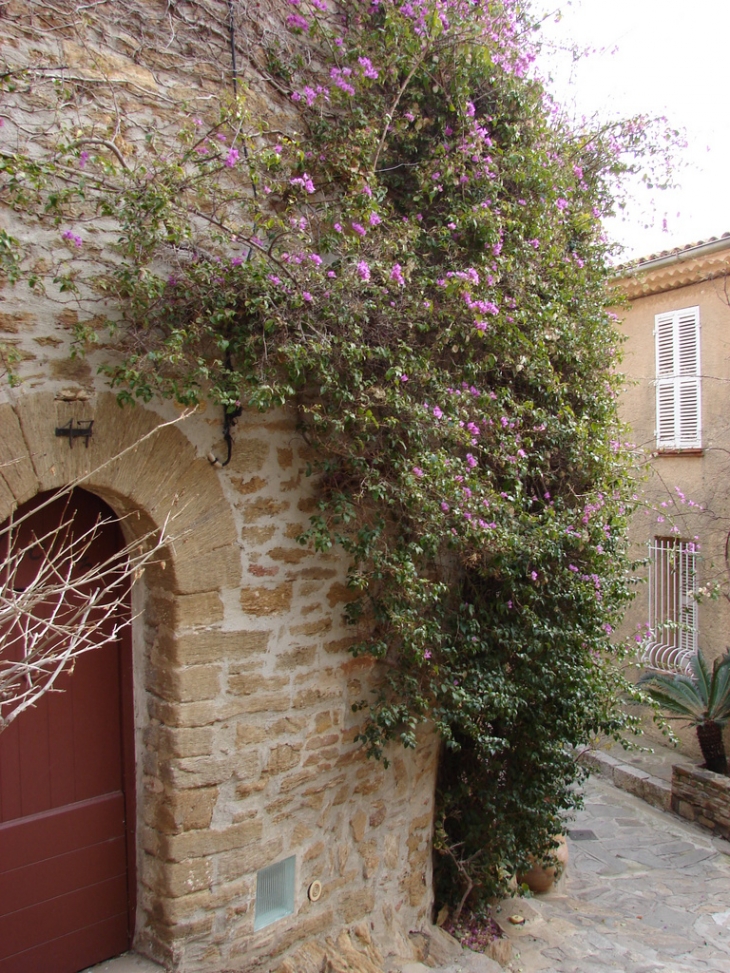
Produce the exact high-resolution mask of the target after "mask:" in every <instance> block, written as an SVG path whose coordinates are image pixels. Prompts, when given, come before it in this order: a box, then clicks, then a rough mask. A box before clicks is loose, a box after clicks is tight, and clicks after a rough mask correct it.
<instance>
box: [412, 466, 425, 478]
mask: <svg viewBox="0 0 730 973" xmlns="http://www.w3.org/2000/svg"><path fill="white" fill-rule="evenodd" d="M413 472H414V474H415V475H416V476H417V477H422V476H423V470H422V469H421V468H420V466H414V467H413Z"/></svg>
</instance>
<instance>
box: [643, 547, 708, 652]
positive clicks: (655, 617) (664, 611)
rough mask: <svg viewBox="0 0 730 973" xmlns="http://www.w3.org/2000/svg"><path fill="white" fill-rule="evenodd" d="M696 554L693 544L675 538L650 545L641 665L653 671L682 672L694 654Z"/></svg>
mask: <svg viewBox="0 0 730 973" xmlns="http://www.w3.org/2000/svg"><path fill="white" fill-rule="evenodd" d="M696 550H697V548H696V545H695V544H694V543H693V542H690V541H683V540H679V539H678V538H675V537H655V538H654V540H653V541H652V543H651V549H650V552H649V554H650V557H649V640H648V642H647V643H646V645H645V649H644V661H645V662H646V663H647V664H648V665H650V666H651V667H652V668H653V669H666V670H676V669H684V668H686V666H687V663H688V661H689V657H690V656H691V655H693V654H694V653H695V652H696V651H697V598H696V592H697V553H696Z"/></svg>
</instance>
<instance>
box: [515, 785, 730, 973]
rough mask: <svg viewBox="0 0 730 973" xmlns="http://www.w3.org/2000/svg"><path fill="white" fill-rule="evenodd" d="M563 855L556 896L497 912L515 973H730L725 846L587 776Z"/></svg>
mask: <svg viewBox="0 0 730 973" xmlns="http://www.w3.org/2000/svg"><path fill="white" fill-rule="evenodd" d="M569 847H570V863H569V865H568V869H567V871H566V874H565V876H564V877H563V878H562V880H561V881H560V883H558V885H557V886H556V888H555V890H553V891H552V892H549V893H547V894H545V895H541V896H535V897H534V898H532V899H523V900H513V901H512V902H505V903H504V905H503V907H502V910H501V913H500V915H499V919H500V923H501V924H502V925H503V926H504V927H505V928H506V929H507V930H508V935H509V938H510V939H511V941H512V944H513V950H514V959H513V962H512V964H511V969H512V970H513V971H514V973H518V971H520V973H538V971H539V973H655V971H656V973H660V971H661V973H700V971H701V973H728V971H730V857H729V856H730V843H727V842H725V841H723V840H721V839H718V838H713V837H712V835H711V834H710V833H709V832H708V831H705V830H704V829H702V828H699V827H697V826H695V825H693V824H690V823H689V822H686V821H684V820H682V819H680V818H678V817H675V816H674V815H672V814H668V813H665V812H663V811H659V810H656V809H655V808H653V807H650V806H649V805H648V804H646V803H644V801H642V800H640V799H639V798H637V797H634V796H633V795H632V794H628V793H626V792H625V791H621V790H617V789H616V788H615V787H613V786H612V785H611V784H609V783H607V782H605V781H604V780H601V779H600V778H596V777H592V778H591V779H590V780H589V781H588V783H587V785H586V806H585V809H584V810H583V811H581V812H580V813H579V814H578V816H577V818H576V820H575V821H574V822H573V823H572V824H571V826H570V836H569ZM515 914H519V915H521V916H523V917H524V918H525V920H526V921H525V923H524V925H512V924H511V923H510V922H509V916H511V915H515Z"/></svg>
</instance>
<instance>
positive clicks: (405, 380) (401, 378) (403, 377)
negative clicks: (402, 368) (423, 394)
mask: <svg viewBox="0 0 730 973" xmlns="http://www.w3.org/2000/svg"><path fill="white" fill-rule="evenodd" d="M400 380H401V382H407V381H408V376H407V375H406V374H405V372H404V373H403V374H402V375H401V377H400Z"/></svg>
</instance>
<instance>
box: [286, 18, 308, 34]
mask: <svg viewBox="0 0 730 973" xmlns="http://www.w3.org/2000/svg"><path fill="white" fill-rule="evenodd" d="M286 22H287V24H288V25H289V27H291V29H292V30H303V31H304V32H305V33H306V32H307V31H308V30H309V21H308V20H307V19H306V17H301V16H300V15H299V14H289V16H288V17H287V18H286Z"/></svg>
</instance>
